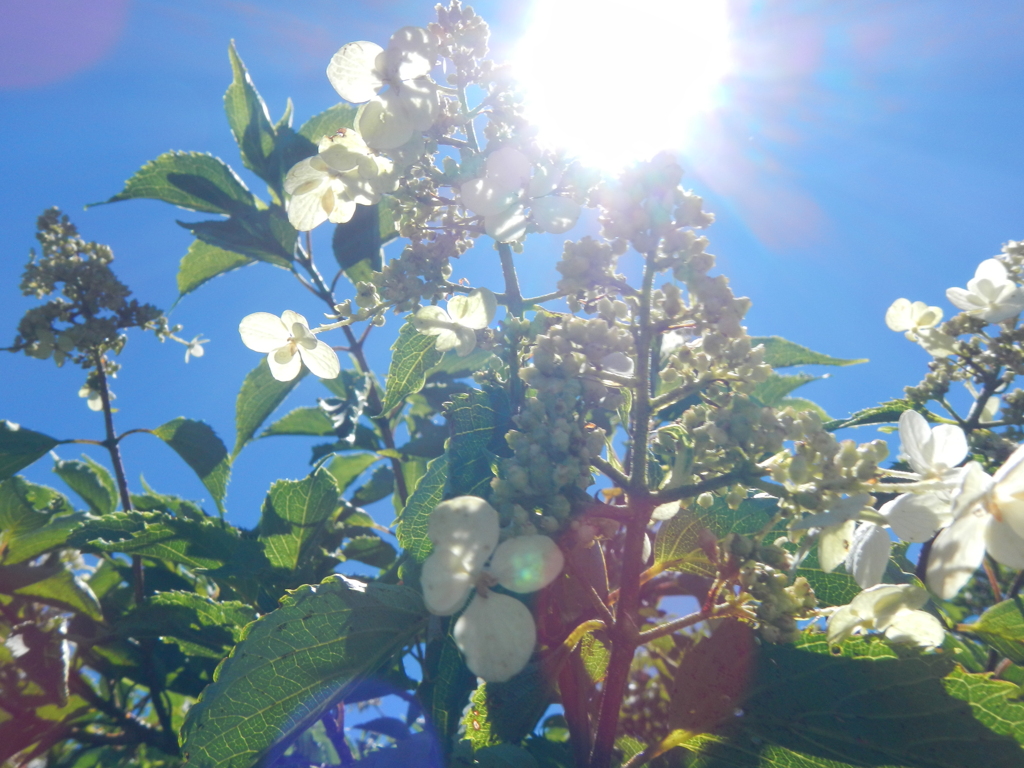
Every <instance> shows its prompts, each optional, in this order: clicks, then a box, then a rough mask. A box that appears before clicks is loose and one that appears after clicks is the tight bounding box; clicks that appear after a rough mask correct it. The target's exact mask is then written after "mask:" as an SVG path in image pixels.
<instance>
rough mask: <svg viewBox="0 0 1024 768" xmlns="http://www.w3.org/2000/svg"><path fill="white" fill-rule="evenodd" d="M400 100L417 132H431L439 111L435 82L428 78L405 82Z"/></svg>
mask: <svg viewBox="0 0 1024 768" xmlns="http://www.w3.org/2000/svg"><path fill="white" fill-rule="evenodd" d="M398 98H399V99H400V100H401V103H402V109H403V110H404V111H405V114H406V116H407V117H408V118H409V121H410V122H411V123H412V127H413V128H414V129H416V130H417V131H427V130H430V128H431V126H433V125H434V121H435V120H437V110H438V104H437V86H436V85H435V84H434V82H433V81H432V80H430V79H429V78H426V77H420V78H417V79H415V80H408V81H406V82H403V83H402V84H401V86H399V88H398ZM392 149H393V147H392Z"/></svg>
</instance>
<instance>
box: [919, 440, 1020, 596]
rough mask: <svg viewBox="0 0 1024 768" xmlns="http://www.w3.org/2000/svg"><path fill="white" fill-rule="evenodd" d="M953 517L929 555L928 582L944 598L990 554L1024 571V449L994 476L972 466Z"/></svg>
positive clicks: (964, 480) (966, 475) (1008, 460)
mask: <svg viewBox="0 0 1024 768" xmlns="http://www.w3.org/2000/svg"><path fill="white" fill-rule="evenodd" d="M952 516H953V522H952V523H951V524H950V525H949V526H948V527H946V528H943V529H942V530H941V531H940V532H939V535H938V536H936V537H935V541H934V542H933V543H932V548H931V551H930V552H929V554H928V571H927V576H926V581H927V582H928V587H929V588H930V589H931V590H932V591H934V592H935V593H936V594H937V595H938V596H939V597H941V598H942V599H944V600H949V599H951V598H952V597H954V596H955V595H956V593H957V592H959V591H960V589H961V588H962V587H963V586H964V584H966V583H967V582H968V581H969V580H970V578H971V576H973V575H974V572H975V571H977V570H978V568H979V567H981V564H982V561H984V559H985V553H986V552H988V554H990V555H992V557H994V558H995V559H996V560H997V561H998V562H1000V563H1002V564H1003V565H1006V566H1009V567H1010V568H1013V569H1015V570H1020V569H1022V568H1024V445H1022V446H1020V447H1019V448H1017V450H1016V451H1014V452H1013V454H1012V455H1011V456H1010V458H1008V459H1007V460H1006V463H1005V464H1003V466H1001V467H1000V468H999V469H998V470H996V473H995V475H992V476H989V475H988V474H986V473H985V470H984V469H982V467H981V465H980V464H978V463H977V462H974V461H972V462H971V463H969V464H968V465H967V467H966V473H965V476H964V479H963V485H962V486H961V487H960V489H959V491H958V492H956V493H955V494H954V495H953V510H952Z"/></svg>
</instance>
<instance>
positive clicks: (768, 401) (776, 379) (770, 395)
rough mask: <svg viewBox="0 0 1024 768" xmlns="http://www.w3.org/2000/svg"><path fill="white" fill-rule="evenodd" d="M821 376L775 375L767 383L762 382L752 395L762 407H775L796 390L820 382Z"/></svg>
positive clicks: (805, 374) (802, 374)
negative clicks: (813, 382)
mask: <svg viewBox="0 0 1024 768" xmlns="http://www.w3.org/2000/svg"><path fill="white" fill-rule="evenodd" d="M821 378H822V377H821V376H812V375H811V374H809V373H798V374H797V375H795V376H783V375H781V374H778V373H773V374H772V375H771V376H769V377H768V378H767V379H766V380H765V381H762V382H761V383H760V384H758V385H757V386H756V387H754V391H753V392H752V393H751V394H752V395H753V396H754V397H756V398H757V399H758V400H759V401H760V403H761V405H766V406H768V407H774V406H776V405H778V404H779V402H780V401H781V400H782V399H783V398H784V397H785V396H786V395H788V394H789V393H790V392H792V391H793V390H794V389H798V388H799V387H802V386H803V385H804V384H808V383H810V382H812V381H818V380H819V379H821Z"/></svg>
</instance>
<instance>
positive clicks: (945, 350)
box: [885, 299, 956, 357]
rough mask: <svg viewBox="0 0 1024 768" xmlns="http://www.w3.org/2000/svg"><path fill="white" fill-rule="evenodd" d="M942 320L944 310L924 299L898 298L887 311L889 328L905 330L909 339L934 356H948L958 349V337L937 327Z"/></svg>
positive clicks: (886, 321)
mask: <svg viewBox="0 0 1024 768" xmlns="http://www.w3.org/2000/svg"><path fill="white" fill-rule="evenodd" d="M941 321H942V310H941V309H940V308H939V307H929V306H928V305H927V304H925V303H924V302H923V301H915V302H913V303H911V302H910V300H908V299H896V301H894V302H893V303H892V306H891V307H889V309H888V311H887V312H886V313H885V324H886V325H888V326H889V328H891V329H892V330H894V331H903V332H904V335H905V336H906V337H907V339H908V340H909V341H914V342H917V343H918V344H920V345H921V346H922V347H924V350H925V351H926V352H928V353H929V354H930V355H933V356H934V357H948V356H949V355H951V354H953V353H954V352H955V351H956V348H955V342H956V339H954V338H953V337H952V336H950V335H948V334H945V333H943V332H942V331H940V330H939V329H938V328H936V327H935V326H937V325H938V324H939V323H940V322H941Z"/></svg>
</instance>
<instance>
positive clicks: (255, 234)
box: [178, 205, 298, 269]
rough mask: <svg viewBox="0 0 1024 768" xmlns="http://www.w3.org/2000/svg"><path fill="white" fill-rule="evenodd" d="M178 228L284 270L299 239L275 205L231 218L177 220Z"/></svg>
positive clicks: (217, 245)
mask: <svg viewBox="0 0 1024 768" xmlns="http://www.w3.org/2000/svg"><path fill="white" fill-rule="evenodd" d="M178 225H179V226H181V227H184V228H185V229H187V230H188V231H189V232H191V233H192V234H193V235H195V236H196V237H198V238H199V239H200V240H201V241H203V242H204V243H207V244H208V245H212V246H215V247H217V248H220V249H222V250H226V251H231V252H233V253H238V254H241V255H243V256H246V257H248V258H250V259H256V260H257V261H265V262H267V263H268V264H273V265H275V266H278V267H284V268H285V269H289V268H290V265H291V261H292V258H293V256H294V251H295V241H296V238H297V237H298V233H296V231H295V229H294V228H293V227H292V225H291V224H290V223H289V222H288V216H287V215H286V214H285V212H284V209H283V208H281V207H280V206H277V205H274V206H271V207H270V208H268V209H265V210H259V211H258V210H256V209H251V210H246V211H243V212H242V213H239V214H238V215H235V216H232V217H231V218H230V219H217V220H213V221H196V222H184V221H179V222H178Z"/></svg>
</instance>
